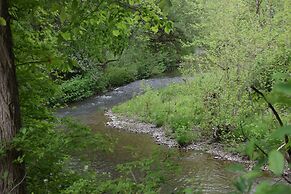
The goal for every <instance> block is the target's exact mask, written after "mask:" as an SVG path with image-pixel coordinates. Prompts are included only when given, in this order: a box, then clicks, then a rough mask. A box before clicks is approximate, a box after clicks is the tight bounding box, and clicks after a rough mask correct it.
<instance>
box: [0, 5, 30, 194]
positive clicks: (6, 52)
mask: <svg viewBox="0 0 291 194" xmlns="http://www.w3.org/2000/svg"><path fill="white" fill-rule="evenodd" d="M0 17H2V18H4V19H5V20H6V26H0V144H1V145H0V146H2V148H4V150H5V153H4V154H2V155H0V193H5V194H6V193H15V194H22V193H25V186H24V185H25V184H24V183H25V181H24V180H25V169H24V164H20V163H19V162H15V160H16V159H17V158H18V157H19V156H21V153H19V152H18V151H17V150H16V149H15V148H14V147H13V146H12V144H11V143H12V140H13V138H14V137H15V136H16V134H17V133H18V131H19V129H20V126H21V121H20V106H19V100H18V88H17V81H16V73H15V63H14V56H13V51H12V35H11V29H10V24H9V13H8V0H0Z"/></svg>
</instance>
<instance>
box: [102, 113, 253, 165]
mask: <svg viewBox="0 0 291 194" xmlns="http://www.w3.org/2000/svg"><path fill="white" fill-rule="evenodd" d="M105 115H106V116H107V117H108V118H109V119H110V121H108V122H107V125H108V126H110V127H113V128H117V129H120V130H126V131H129V132H132V133H143V134H148V135H150V136H152V137H153V138H154V140H155V142H156V143H157V144H163V145H166V146H168V147H170V148H178V147H179V145H178V143H177V141H176V140H175V139H173V138H171V137H168V136H167V135H166V133H165V130H164V129H163V128H162V127H156V126H155V125H154V124H150V123H145V122H140V121H138V120H137V119H134V118H128V117H125V116H121V115H118V114H115V113H113V112H112V110H108V111H107V112H106V113H105ZM180 149H184V150H199V151H204V152H206V153H209V154H211V155H213V157H214V158H215V159H220V160H228V161H233V162H239V163H244V164H247V165H248V166H252V164H253V163H254V162H253V161H250V160H248V159H246V158H244V157H242V156H240V155H238V154H234V153H229V152H226V151H224V150H223V145H222V144H220V143H213V142H211V141H203V142H195V143H192V144H190V145H188V146H186V147H183V148H180Z"/></svg>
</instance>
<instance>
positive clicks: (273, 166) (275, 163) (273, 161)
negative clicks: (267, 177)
mask: <svg viewBox="0 0 291 194" xmlns="http://www.w3.org/2000/svg"><path fill="white" fill-rule="evenodd" d="M284 163H285V162H284V156H283V155H282V154H281V153H280V152H278V151H272V152H270V153H269V168H270V170H271V171H272V172H273V173H274V174H276V175H281V174H282V173H283V171H284Z"/></svg>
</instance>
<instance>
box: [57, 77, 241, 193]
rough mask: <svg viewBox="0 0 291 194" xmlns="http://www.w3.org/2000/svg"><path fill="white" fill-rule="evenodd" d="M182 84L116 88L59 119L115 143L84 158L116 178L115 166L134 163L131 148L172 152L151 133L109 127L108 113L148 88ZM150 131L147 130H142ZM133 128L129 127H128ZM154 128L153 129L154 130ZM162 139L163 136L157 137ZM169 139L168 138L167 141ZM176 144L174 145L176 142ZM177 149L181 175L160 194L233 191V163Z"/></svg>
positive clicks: (157, 81)
mask: <svg viewBox="0 0 291 194" xmlns="http://www.w3.org/2000/svg"><path fill="white" fill-rule="evenodd" d="M179 82H183V79H182V78H181V77H164V78H153V79H148V80H139V81H135V82H132V83H130V84H128V85H125V86H122V87H119V88H115V89H114V90H113V91H111V92H108V93H105V94H104V95H101V96H93V97H91V98H89V99H86V100H84V101H81V102H76V103H73V104H71V105H70V106H69V107H66V108H63V109H61V110H59V111H58V116H59V117H65V116H70V117H73V118H74V119H75V120H77V121H78V122H80V123H83V124H85V125H87V126H89V127H90V128H91V129H92V130H93V131H95V132H96V133H101V134H104V135H106V136H109V137H110V138H112V139H115V140H116V144H115V146H114V149H113V150H114V151H113V153H104V152H101V151H92V150H88V151H87V153H86V155H85V156H82V157H88V160H90V161H91V165H92V167H93V168H94V169H95V170H96V173H109V174H111V175H112V176H114V172H115V169H116V166H117V165H119V164H123V163H126V162H131V161H134V160H136V159H137V158H133V153H132V149H131V148H134V151H135V152H137V153H141V154H142V157H148V156H150V155H151V154H152V153H154V152H155V151H157V150H158V151H162V152H170V151H171V150H172V149H176V147H173V148H171V150H170V149H169V147H168V146H166V145H165V144H163V145H158V144H157V143H156V142H155V141H154V139H153V138H152V137H151V136H150V135H148V134H145V133H143V134H141V133H132V132H129V131H128V130H120V129H117V128H116V127H112V126H110V125H107V122H110V121H112V120H111V118H110V115H108V110H110V109H111V108H112V107H113V106H115V105H117V104H119V103H123V102H126V101H128V100H130V99H131V98H132V97H134V96H136V95H140V94H142V93H143V92H145V90H146V88H145V86H149V87H151V88H153V89H158V88H162V87H165V86H167V85H169V84H173V83H179ZM140 128H143V129H150V128H147V127H140ZM129 129H130V127H129ZM153 129H154V128H152V130H153ZM156 135H157V136H159V137H162V136H160V134H159V133H158V134H156ZM165 140H166V139H165ZM173 143H174V142H173ZM176 150H177V154H178V156H177V161H175V162H177V163H178V165H179V166H180V167H181V169H182V172H181V173H179V174H171V177H172V178H171V179H172V180H171V182H166V183H165V185H164V186H163V189H162V191H161V193H175V192H176V191H177V189H178V188H187V187H191V188H194V189H195V191H197V192H198V191H200V192H202V193H210V194H212V193H213V194H216V193H229V192H231V191H234V186H233V180H234V178H235V177H237V174H235V173H232V172H229V171H228V170H227V168H228V167H229V165H231V164H233V163H235V162H233V161H226V160H218V159H216V157H214V155H212V154H209V153H207V152H205V151H199V150H198V149H197V150H188V151H187V152H185V151H184V150H180V149H176Z"/></svg>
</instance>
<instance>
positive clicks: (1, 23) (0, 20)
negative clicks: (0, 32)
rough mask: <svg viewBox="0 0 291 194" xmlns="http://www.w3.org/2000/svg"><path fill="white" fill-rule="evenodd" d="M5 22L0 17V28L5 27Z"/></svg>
mask: <svg viewBox="0 0 291 194" xmlns="http://www.w3.org/2000/svg"><path fill="white" fill-rule="evenodd" d="M6 25H7V23H6V20H5V19H4V18H3V17H0V26H6Z"/></svg>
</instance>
